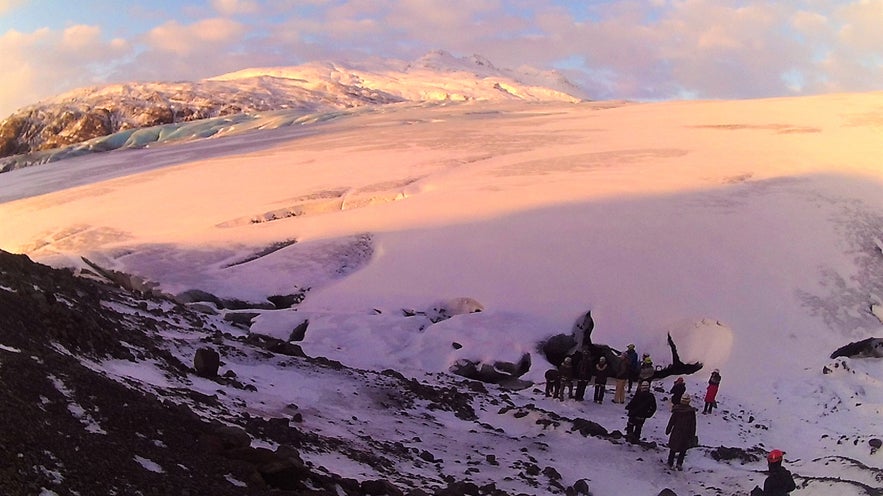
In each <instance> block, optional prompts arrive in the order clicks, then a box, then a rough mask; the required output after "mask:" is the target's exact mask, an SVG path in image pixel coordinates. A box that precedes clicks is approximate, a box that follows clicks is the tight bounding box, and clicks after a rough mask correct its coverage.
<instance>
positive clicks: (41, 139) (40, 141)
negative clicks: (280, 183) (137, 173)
mask: <svg viewBox="0 0 883 496" xmlns="http://www.w3.org/2000/svg"><path fill="white" fill-rule="evenodd" d="M504 100H522V101H568V102H573V103H576V102H579V101H582V100H583V98H582V96H580V95H579V88H577V87H576V86H575V85H573V84H572V83H570V82H569V81H567V80H566V78H564V77H563V76H562V75H561V74H560V73H557V72H554V71H552V72H543V71H538V70H536V69H530V68H522V69H521V70H508V69H505V70H504V69H498V68H497V67H495V66H494V65H493V64H492V63H491V62H490V61H488V60H487V59H485V58H484V57H481V56H478V55H476V56H473V57H472V58H456V57H454V56H452V55H450V54H449V53H447V52H444V51H435V52H430V54H427V55H426V56H424V57H422V58H420V59H418V60H417V61H414V62H411V63H408V62H404V61H398V60H388V59H372V60H368V61H364V62H361V63H358V64H353V63H342V62H330V61H325V62H309V63H306V64H302V65H299V66H291V67H266V68H251V69H243V70H240V71H235V72H231V73H227V74H222V75H218V76H215V77H211V78H207V79H203V80H200V81H179V82H125V83H116V84H108V85H102V86H90V87H85V88H80V89H76V90H72V91H69V92H66V93H63V94H60V95H58V96H56V97H53V98H49V99H45V100H43V101H41V102H38V103H35V104H33V105H30V106H27V107H24V108H22V109H19V110H18V111H16V112H15V113H13V114H12V115H10V116H9V117H7V118H6V119H5V120H4V121H2V123H0V159H2V158H4V157H6V160H0V172H6V171H8V170H13V169H17V168H21V167H26V166H29V165H35V164H40V163H45V162H51V161H55V160H59V159H62V158H66V157H68V156H71V154H72V153H71V152H72V150H71V148H72V147H77V145H80V144H82V143H84V142H87V141H89V140H96V139H98V140H101V138H105V137H108V136H113V135H116V134H117V133H129V134H127V135H125V136H122V137H117V138H116V139H107V140H102V141H99V142H97V143H92V144H90V145H88V146H86V147H80V148H78V149H77V153H74V154H80V153H83V152H95V151H104V150H108V149H115V148H118V147H123V148H134V147H141V146H145V144H146V143H148V142H152V141H153V140H147V141H146V142H145V140H143V139H136V140H134V141H132V140H129V139H128V138H129V136H130V135H131V133H132V132H134V131H137V130H140V129H146V128H151V127H155V126H168V125H180V124H185V123H191V122H196V121H203V120H205V119H212V118H224V117H229V118H237V119H240V118H242V116H254V115H256V114H259V113H263V112H272V111H286V112H290V113H292V114H295V115H298V116H303V115H306V114H314V113H326V112H333V111H340V110H346V109H354V108H360V107H365V106H377V105H388V104H393V103H405V102H412V103H414V102H419V103H425V102H442V103H450V102H470V101H504ZM173 131H174V129H166V130H163V131H158V133H157V134H158V136H157V138H156V140H155V141H163V137H162V136H161V135H162V134H173ZM179 134H180V133H179ZM203 134H205V133H203ZM211 134H214V133H211ZM211 134H210V135H211ZM198 137H204V136H193V138H198ZM50 150H58V151H59V152H54V153H47V152H49V151H50ZM65 150H66V152H65ZM9 157H13V158H12V159H10V158H9Z"/></svg>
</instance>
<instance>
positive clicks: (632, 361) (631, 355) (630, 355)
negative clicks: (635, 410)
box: [625, 344, 638, 393]
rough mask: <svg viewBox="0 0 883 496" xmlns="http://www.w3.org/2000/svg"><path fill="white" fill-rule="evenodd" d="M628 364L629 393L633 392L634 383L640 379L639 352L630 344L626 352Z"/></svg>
mask: <svg viewBox="0 0 883 496" xmlns="http://www.w3.org/2000/svg"><path fill="white" fill-rule="evenodd" d="M625 357H626V363H627V364H628V378H629V392H630V393H631V392H632V383H633V382H635V379H637V378H638V352H637V351H635V345H634V344H629V345H628V346H627V347H626V350H625Z"/></svg>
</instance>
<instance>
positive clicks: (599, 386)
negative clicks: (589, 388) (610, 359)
mask: <svg viewBox="0 0 883 496" xmlns="http://www.w3.org/2000/svg"><path fill="white" fill-rule="evenodd" d="M609 374H610V367H609V366H608V365H607V359H606V358H604V357H603V356H602V357H601V358H599V359H598V364H597V365H595V403H597V404H599V405H600V404H602V403H604V392H605V390H606V389H607V376H608V375H609Z"/></svg>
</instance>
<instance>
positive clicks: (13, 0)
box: [0, 0, 25, 15]
mask: <svg viewBox="0 0 883 496" xmlns="http://www.w3.org/2000/svg"><path fill="white" fill-rule="evenodd" d="M24 3H25V0H0V15H3V14H6V13H7V12H10V11H12V10H14V9H16V8H18V7H19V6H21V5H24Z"/></svg>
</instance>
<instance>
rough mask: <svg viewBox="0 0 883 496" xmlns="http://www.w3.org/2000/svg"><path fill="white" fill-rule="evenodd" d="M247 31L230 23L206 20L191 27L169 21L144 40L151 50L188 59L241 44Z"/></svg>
mask: <svg viewBox="0 0 883 496" xmlns="http://www.w3.org/2000/svg"><path fill="white" fill-rule="evenodd" d="M245 32H246V28H245V26H243V25H242V24H240V23H238V22H236V21H232V20H229V19H222V18H214V19H204V20H201V21H197V22H194V23H192V24H189V25H183V24H180V23H179V22H178V21H169V22H166V23H164V24H162V25H160V26H157V27H155V28H153V29H151V30H150V32H148V33H147V35H146V36H145V37H144V41H145V43H146V44H147V46H148V49H151V50H157V51H161V52H171V53H172V54H175V55H180V56H186V55H190V54H192V53H196V52H204V51H207V50H217V49H225V48H226V47H227V46H229V45H231V44H233V43H236V42H238V41H240V40H241V38H242V36H243V35H244V34H245Z"/></svg>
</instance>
